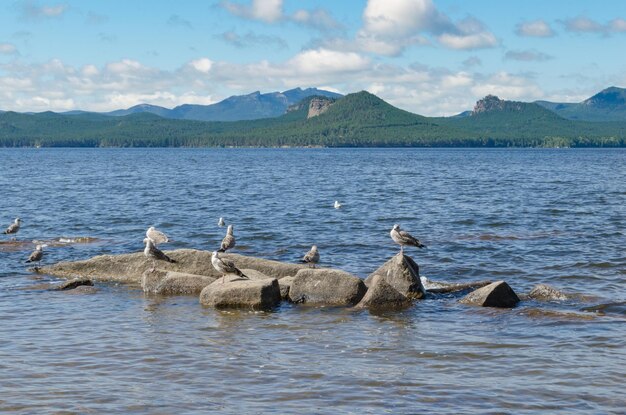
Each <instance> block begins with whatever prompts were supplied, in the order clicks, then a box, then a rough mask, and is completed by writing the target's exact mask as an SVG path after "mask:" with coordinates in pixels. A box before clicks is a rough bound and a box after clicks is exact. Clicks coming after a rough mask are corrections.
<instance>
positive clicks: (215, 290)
mask: <svg viewBox="0 0 626 415" xmlns="http://www.w3.org/2000/svg"><path fill="white" fill-rule="evenodd" d="M280 301H281V297H280V287H279V286H278V280H276V279H269V278H267V279H258V280H252V279H250V280H245V279H242V278H240V277H237V276H236V275H227V276H226V278H225V282H222V279H221V278H220V279H218V280H216V281H215V282H214V283H212V284H210V285H208V286H206V287H205V288H204V289H203V290H202V292H201V293H200V304H202V305H204V306H208V307H215V308H244V309H250V310H268V309H271V308H273V307H276V306H277V305H279V304H280Z"/></svg>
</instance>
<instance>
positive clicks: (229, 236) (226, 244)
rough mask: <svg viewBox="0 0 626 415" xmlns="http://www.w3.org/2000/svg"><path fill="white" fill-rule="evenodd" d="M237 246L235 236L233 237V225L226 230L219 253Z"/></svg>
mask: <svg viewBox="0 0 626 415" xmlns="http://www.w3.org/2000/svg"><path fill="white" fill-rule="evenodd" d="M234 246H235V236H234V235H233V225H228V228H227V229H226V236H225V237H224V239H222V244H221V245H220V249H218V250H217V251H218V252H226V250H227V249H230V248H232V247H234Z"/></svg>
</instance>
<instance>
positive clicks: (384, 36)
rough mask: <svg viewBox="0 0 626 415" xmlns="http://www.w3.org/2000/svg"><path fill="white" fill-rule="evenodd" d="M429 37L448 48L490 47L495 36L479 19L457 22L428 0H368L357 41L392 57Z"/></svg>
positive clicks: (425, 40)
mask: <svg viewBox="0 0 626 415" xmlns="http://www.w3.org/2000/svg"><path fill="white" fill-rule="evenodd" d="M426 36H431V37H433V39H435V40H436V41H437V42H438V43H439V44H440V45H442V46H444V47H447V48H450V49H465V50H467V49H480V48H490V47H494V46H496V45H497V44H498V40H497V39H496V37H495V36H494V35H493V34H492V33H491V32H489V31H488V30H487V29H486V28H485V26H484V25H483V24H482V23H481V22H479V21H478V20H476V19H474V18H471V17H468V18H466V19H464V20H461V21H459V22H457V23H454V22H452V21H451V20H450V18H449V17H448V16H446V15H445V14H443V13H442V12H440V11H439V10H437V8H436V7H435V5H434V4H433V2H432V1H431V0H368V2H367V6H366V7H365V10H364V11H363V27H362V28H361V30H359V32H358V34H357V37H356V38H357V43H359V44H361V45H362V49H363V50H366V51H368V52H374V53H379V54H381V55H389V56H394V55H398V54H401V53H402V52H403V51H404V49H406V48H407V47H408V46H411V45H415V44H428V43H429V41H428V39H427V38H426Z"/></svg>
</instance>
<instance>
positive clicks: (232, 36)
mask: <svg viewBox="0 0 626 415" xmlns="http://www.w3.org/2000/svg"><path fill="white" fill-rule="evenodd" d="M215 38H217V39H220V40H222V41H224V42H226V43H228V44H230V45H232V46H234V47H236V48H249V47H256V46H265V47H278V48H281V49H286V48H287V47H288V45H287V42H285V41H284V40H283V39H281V38H279V37H277V36H268V35H259V34H256V33H253V32H248V33H246V34H243V35H240V34H238V33H237V32H234V31H227V32H224V33H221V34H219V35H215Z"/></svg>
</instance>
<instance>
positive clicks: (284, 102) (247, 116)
mask: <svg viewBox="0 0 626 415" xmlns="http://www.w3.org/2000/svg"><path fill="white" fill-rule="evenodd" d="M314 95H316V96H325V97H329V98H340V97H342V95H341V94H337V93H334V92H330V91H324V90H321V89H317V88H307V89H302V88H295V89H290V90H288V91H284V92H270V93H267V94H261V93H260V92H259V91H256V92H253V93H251V94H248V95H234V96H231V97H229V98H226V99H225V100H223V101H220V102H218V103H215V104H211V105H192V104H185V105H180V106H178V107H175V108H173V109H171V110H170V109H167V108H163V107H158V106H154V105H148V104H141V105H136V106H134V107H131V108H128V109H125V110H117V111H112V112H109V113H107V114H108V115H113V116H124V115H129V114H136V113H142V112H149V113H152V114H156V115H158V116H160V117H163V118H172V119H177V120H197V121H240V120H256V119H259V118H274V117H279V116H281V115H283V114H284V113H285V112H286V111H287V108H288V107H289V106H290V105H293V104H296V103H298V102H300V101H302V100H303V99H304V98H307V97H309V96H314Z"/></svg>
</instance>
